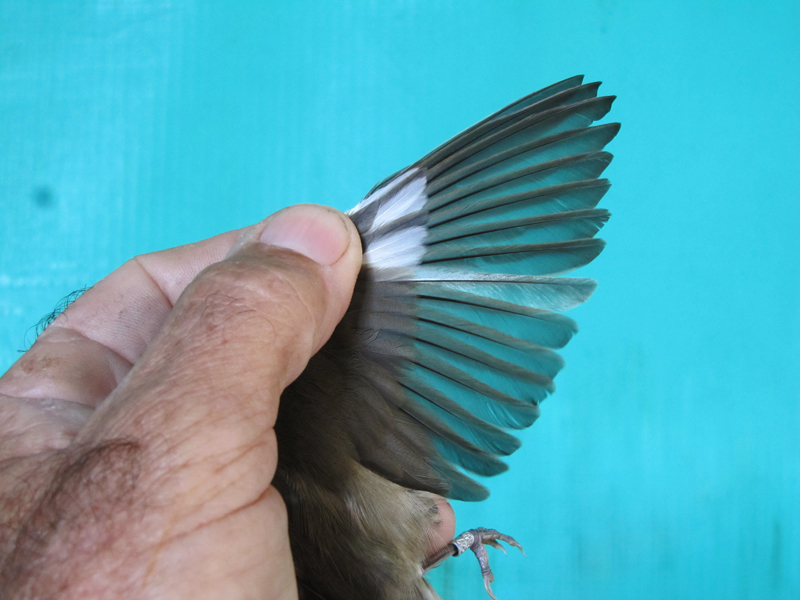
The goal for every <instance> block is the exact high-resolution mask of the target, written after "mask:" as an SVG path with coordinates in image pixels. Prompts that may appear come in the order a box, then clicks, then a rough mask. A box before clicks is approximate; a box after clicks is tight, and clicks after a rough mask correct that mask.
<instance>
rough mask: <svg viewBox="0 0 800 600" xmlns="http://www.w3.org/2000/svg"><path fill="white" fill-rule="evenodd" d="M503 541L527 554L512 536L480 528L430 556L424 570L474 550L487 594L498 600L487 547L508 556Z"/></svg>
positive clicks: (464, 534)
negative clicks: (493, 586) (494, 589)
mask: <svg viewBox="0 0 800 600" xmlns="http://www.w3.org/2000/svg"><path fill="white" fill-rule="evenodd" d="M501 541H502V542H505V543H506V544H508V545H510V546H514V547H515V548H519V550H520V552H522V554H525V550H523V549H522V546H521V545H520V544H519V542H517V540H515V539H514V538H513V537H511V536H510V535H505V534H503V533H500V532H499V531H497V530H496V529H486V528H484V527H478V528H477V529H468V530H467V531H465V532H464V533H462V534H461V535H459V536H457V537H455V538H454V539H453V540H452V541H451V542H450V543H449V544H447V546H445V547H444V548H442V549H441V550H439V551H438V552H436V553H435V554H433V555H432V556H429V557H428V558H427V559H425V561H424V562H423V563H422V568H423V569H424V570H425V571H429V570H431V569H433V568H434V567H438V566H439V565H440V564H442V563H443V562H444V561H445V560H446V559H448V558H450V557H451V556H459V555H461V554H463V553H464V552H466V551H467V550H472V552H473V553H474V554H475V558H477V559H478V564H480V566H481V575H483V585H484V586H485V587H486V592H487V593H488V594H489V596H491V597H492V599H493V600H497V597H496V596H495V595H494V594H493V593H492V586H491V583H492V582H493V581H494V574H493V573H492V569H491V568H489V554H488V553H487V552H486V546H491V547H492V548H499V549H500V550H502V551H503V553H504V554H507V553H506V549H505V548H503V546H502V545H501V544H500V542H501Z"/></svg>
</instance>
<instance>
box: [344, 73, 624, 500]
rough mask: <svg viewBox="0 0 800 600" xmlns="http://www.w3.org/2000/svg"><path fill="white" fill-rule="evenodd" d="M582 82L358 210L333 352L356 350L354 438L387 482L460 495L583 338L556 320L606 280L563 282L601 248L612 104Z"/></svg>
mask: <svg viewBox="0 0 800 600" xmlns="http://www.w3.org/2000/svg"><path fill="white" fill-rule="evenodd" d="M599 85H600V84H599V83H589V84H583V83H582V77H573V78H571V79H567V80H565V81H562V82H561V83H557V84H555V85H552V86H550V87H548V88H546V89H544V90H541V91H539V92H536V93H534V94H531V95H529V96H526V97H525V98H522V99H521V100H518V101H517V102H515V103H513V104H511V105H509V106H508V107H506V108H504V109H502V110H501V111H499V112H497V113H495V114H494V115H492V116H490V117H488V118H487V119H485V120H483V121H481V122H480V123H478V124H476V125H474V126H473V127H471V128H469V129H467V130H466V131H464V132H462V133H461V134H459V135H457V136H456V137H454V138H453V139H451V140H450V141H448V142H446V143H445V144H443V145H442V146H440V147H439V148H437V149H436V150H434V151H433V152H431V153H430V154H428V155H427V156H425V157H424V158H422V159H421V160H419V161H418V162H417V163H415V164H414V165H412V166H410V167H408V168H407V169H405V170H403V171H401V172H400V173H398V174H396V175H395V176H393V177H391V178H389V179H387V180H385V181H384V182H382V183H380V184H378V186H376V188H375V189H373V191H372V192H370V194H369V195H368V196H367V197H366V198H365V199H364V200H363V201H362V202H361V203H360V204H359V205H358V206H356V207H355V208H354V209H353V210H352V211H350V213H349V215H350V217H351V218H352V220H353V221H354V223H355V224H356V226H357V227H358V230H359V231H360V232H361V235H362V239H363V244H364V250H365V254H364V268H363V272H362V274H361V277H360V279H359V282H358V284H357V286H356V292H355V296H354V300H353V305H352V306H351V309H350V311H349V312H348V314H347V315H346V317H345V319H344V321H343V322H342V324H341V325H340V327H339V328H338V329H337V332H336V333H335V334H334V340H333V342H334V344H336V343H337V342H336V340H337V339H338V343H339V344H341V343H346V344H348V345H349V348H350V349H353V348H355V352H354V355H353V356H354V357H355V358H354V360H353V361H352V362H351V364H352V369H351V370H350V371H349V372H348V374H347V378H348V384H347V386H346V387H348V388H350V389H354V390H358V393H357V394H356V396H357V400H356V406H355V409H354V410H355V414H357V415H358V416H357V418H356V419H353V420H352V422H351V425H350V426H349V427H348V429H347V435H348V436H349V437H350V439H351V441H352V443H353V446H354V447H355V449H356V452H357V459H358V460H359V461H360V462H361V463H362V464H364V465H365V466H367V467H369V468H370V469H372V470H373V471H375V472H377V473H380V474H381V475H384V476H385V477H387V478H388V479H390V480H392V481H395V482H396V483H399V484H401V485H405V486H408V487H412V488H417V489H424V490H428V491H432V492H435V493H438V494H442V495H444V496H447V497H450V498H456V499H462V500H480V499H483V498H485V497H486V496H487V495H488V491H487V490H486V488H484V487H483V486H481V485H480V484H478V483H477V482H475V481H474V480H472V479H471V478H470V477H468V476H467V475H465V474H464V473H463V472H462V469H463V470H466V471H471V472H473V473H477V474H480V475H494V474H497V473H500V472H502V471H504V470H506V468H507V466H506V464H505V463H504V462H502V461H501V460H500V457H501V456H505V455H509V454H511V453H512V452H514V451H515V450H516V449H517V448H518V447H519V440H518V439H517V438H516V437H514V436H512V435H510V434H509V433H508V432H507V430H509V429H522V428H525V427H528V426H530V425H531V424H532V423H533V422H534V420H536V418H537V417H538V415H539V403H540V402H541V401H542V400H543V399H544V398H545V397H546V396H547V395H548V394H549V393H551V392H552V391H553V389H554V387H553V378H554V377H555V375H556V373H558V371H559V370H560V369H561V367H562V366H563V361H562V359H561V357H560V356H559V355H558V354H557V353H556V352H555V351H554V350H555V349H558V348H561V347H563V346H564V345H565V344H566V343H567V342H568V341H569V339H570V338H571V337H572V335H573V334H574V333H575V332H576V331H577V328H576V326H575V323H574V322H573V321H572V320H571V319H569V318H567V317H565V316H563V315H560V314H558V313H557V312H555V311H564V310H567V309H569V308H571V307H573V306H575V305H577V304H580V303H581V302H583V301H585V300H586V299H587V298H588V297H589V295H590V294H591V293H592V291H593V290H594V287H595V282H594V281H592V280H590V279H575V278H565V277H555V276H556V275H561V274H563V273H567V272H569V271H572V270H573V269H576V268H578V267H581V266H582V265H585V264H586V263H588V262H590V261H591V260H592V259H594V258H595V257H596V256H597V255H598V254H599V253H600V251H601V250H602V249H603V245H604V243H603V241H602V240H599V239H597V238H595V237H594V236H595V234H596V233H597V232H598V231H599V230H600V228H601V227H602V226H603V224H604V223H605V222H606V220H607V219H608V217H609V213H608V212H607V211H606V210H603V209H597V208H595V206H596V205H597V203H598V202H599V201H600V199H601V198H602V197H603V195H604V194H605V192H606V191H607V190H608V188H609V183H608V181H607V180H605V179H599V177H600V175H601V174H602V172H603V170H604V169H605V168H606V167H607V166H608V164H609V163H610V162H611V155H610V154H608V153H607V152H604V151H603V147H604V146H605V145H606V144H607V143H608V142H609V141H610V140H611V139H612V138H613V137H614V136H615V135H616V133H617V131H618V130H619V125H618V124H606V125H598V126H592V125H591V124H592V123H593V122H594V121H596V120H598V119H601V118H602V117H603V116H605V114H606V113H607V112H608V111H609V109H610V108H611V103H612V102H613V100H614V98H613V97H597V89H598V87H599Z"/></svg>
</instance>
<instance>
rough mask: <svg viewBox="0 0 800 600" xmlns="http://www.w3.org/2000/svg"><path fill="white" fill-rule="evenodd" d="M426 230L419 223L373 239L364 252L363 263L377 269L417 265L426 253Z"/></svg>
mask: <svg viewBox="0 0 800 600" xmlns="http://www.w3.org/2000/svg"><path fill="white" fill-rule="evenodd" d="M426 231H427V230H426V228H425V227H421V226H419V225H418V226H416V227H408V228H406V229H401V230H400V231H393V232H392V233H390V234H388V235H385V236H383V237H379V238H377V239H375V240H373V241H372V243H371V244H369V245H368V246H367V251H366V252H364V261H363V265H364V266H370V267H373V268H375V269H393V268H399V267H416V266H417V265H418V264H419V263H420V262H421V261H422V255H423V254H425V244H424V242H425V234H426Z"/></svg>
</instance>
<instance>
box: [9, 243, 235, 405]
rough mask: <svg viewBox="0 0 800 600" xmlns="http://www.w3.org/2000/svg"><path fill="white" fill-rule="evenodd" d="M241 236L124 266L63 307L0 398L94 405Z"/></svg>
mask: <svg viewBox="0 0 800 600" xmlns="http://www.w3.org/2000/svg"><path fill="white" fill-rule="evenodd" d="M240 235H241V232H240V231H232V232H228V233H225V234H222V235H219V236H216V237H213V238H210V239H208V240H204V241H202V242H199V243H196V244H190V245H188V246H182V247H179V248H173V249H170V250H166V251H163V252H158V253H154V254H146V255H143V256H140V257H137V258H135V259H132V260H130V261H128V262H127V263H125V264H124V265H123V266H122V267H120V268H119V269H117V270H116V271H114V272H113V273H111V274H110V275H109V276H108V277H106V278H104V279H103V280H102V281H100V282H98V283H97V284H96V285H94V286H93V287H92V288H91V289H90V290H88V291H87V292H86V293H85V294H83V296H81V297H80V298H78V299H77V300H76V301H75V302H74V303H73V304H72V305H70V306H69V308H67V310H66V311H65V312H63V313H62V314H61V315H60V316H59V317H58V318H57V319H56V320H55V321H54V322H53V323H52V324H51V325H50V326H49V327H48V328H47V329H46V330H45V331H44V332H43V333H42V335H41V336H39V339H37V340H36V343H35V344H34V345H33V346H32V347H31V348H30V350H28V351H27V352H26V353H25V354H24V355H23V356H22V357H21V358H20V360H19V361H17V363H16V364H14V365H13V366H12V367H11V369H9V371H8V372H7V373H6V374H5V375H4V376H3V377H2V378H0V393H5V394H8V395H10V396H17V397H23V398H58V399H61V400H66V401H70V402H79V403H81V404H85V405H87V406H90V407H94V406H96V405H97V403H98V402H100V401H102V400H103V399H104V398H105V397H106V396H108V394H109V393H111V391H112V390H113V389H114V388H115V387H116V386H117V384H118V383H119V382H120V381H121V380H122V378H124V377H125V375H127V373H128V371H129V370H130V368H131V366H132V364H133V363H134V362H135V361H136V360H137V359H138V358H139V356H141V354H142V352H144V349H145V348H146V347H147V345H148V344H149V343H150V341H151V340H152V339H153V337H154V336H155V334H156V333H157V332H158V331H159V330H160V328H161V326H162V325H163V323H164V320H165V319H166V317H167V315H168V314H169V311H170V310H171V309H172V305H173V304H174V302H175V300H177V298H178V296H179V295H180V293H181V292H182V291H183V289H184V288H185V287H186V285H188V283H189V282H190V281H191V280H192V279H193V278H194V276H195V275H197V273H199V272H200V271H201V270H202V269H204V268H205V267H206V266H208V265H210V264H212V263H214V262H217V261H219V260H221V259H222V258H223V257H224V256H225V254H226V253H227V252H228V251H229V250H230V248H231V246H232V245H233V244H234V242H235V241H236V239H237V238H238V237H239V236H240Z"/></svg>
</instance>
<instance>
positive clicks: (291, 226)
mask: <svg viewBox="0 0 800 600" xmlns="http://www.w3.org/2000/svg"><path fill="white" fill-rule="evenodd" d="M331 218H333V221H331V220H330V219H331ZM342 222H344V229H342ZM331 223H333V227H332V228H331ZM342 231H343V232H344V233H342ZM259 236H263V239H264V242H266V243H267V244H273V245H276V246H283V247H286V248H289V249H291V248H293V244H294V245H295V246H294V249H295V250H300V251H302V250H303V248H302V247H300V246H298V244H302V243H303V240H304V239H305V240H306V242H307V245H308V247H307V248H306V252H307V254H310V255H311V256H312V258H315V259H318V260H320V261H321V266H322V267H324V269H328V270H329V271H330V273H331V274H333V273H334V272H336V273H339V270H337V269H338V268H337V267H329V266H326V265H324V263H326V262H331V263H332V262H333V261H334V260H336V259H338V258H339V256H335V257H331V256H325V253H328V254H331V253H333V254H335V253H336V251H337V249H336V248H334V247H333V246H335V245H336V244H337V243H341V242H342V240H345V241H346V246H347V249H348V250H347V251H346V252H345V255H346V256H342V257H341V258H342V259H343V262H342V264H347V265H350V267H349V270H348V269H344V272H345V273H344V280H347V279H348V278H349V277H351V275H352V270H353V269H355V270H357V269H358V267H357V266H354V265H356V264H357V263H358V261H359V260H360V245H359V242H358V238H357V234H356V233H355V229H354V228H353V226H352V224H351V223H350V222H349V220H347V219H346V218H345V217H344V216H343V215H341V214H340V213H337V212H336V211H333V210H332V209H326V208H323V207H316V206H311V205H305V206H296V207H291V208H289V209H286V210H284V211H280V212H278V213H276V214H275V215H272V216H271V217H269V218H268V219H266V220H265V221H263V222H262V223H259V224H257V225H255V226H253V227H250V228H247V229H245V230H239V231H232V232H228V233H225V234H222V235H219V236H216V237H214V238H210V239H208V240H204V241H202V242H198V243H195V244H189V245H187V246H181V247H178V248H173V249H170V250H166V251H162V252H157V253H153V254H147V255H143V256H140V257H137V258H136V259H133V260H131V261H129V262H128V263H126V264H125V265H123V266H122V267H121V268H120V269H118V270H117V271H115V272H114V273H112V274H111V275H109V276H108V277H106V278H105V279H103V280H102V281H101V282H99V283H98V284H97V285H95V286H94V287H92V288H91V289H90V290H89V291H87V292H86V293H85V294H84V295H83V296H82V297H80V298H79V299H78V300H77V301H76V302H75V303H73V304H72V305H71V306H70V307H69V308H68V309H67V310H66V311H65V312H64V313H63V314H62V315H60V316H59V318H58V319H56V321H55V322H54V323H53V324H51V325H50V327H48V328H47V330H46V331H45V332H44V333H43V334H42V335H41V336H40V338H39V339H38V340H37V342H36V343H35V344H34V346H33V347H32V348H31V349H30V350H29V351H28V352H27V353H26V354H25V355H23V357H22V358H21V359H20V360H19V361H18V362H17V363H16V364H15V365H14V366H12V368H11V369H10V370H9V371H8V373H6V374H5V375H4V376H3V377H1V378H0V394H5V395H7V396H9V397H16V398H21V399H25V400H26V402H24V403H19V402H17V403H13V402H8V401H5V402H3V401H2V400H0V402H2V404H3V406H2V409H0V411H4V413H5V414H7V416H8V413H9V411H10V413H13V414H11V416H9V417H8V418H4V419H3V423H0V435H2V434H3V433H4V431H5V430H6V429H7V427H4V424H9V423H12V422H13V423H15V426H14V433H15V435H18V434H19V432H24V434H25V436H26V437H27V438H28V439H27V441H26V444H25V446H26V447H35V446H36V444H37V443H39V444H40V445H41V446H42V449H44V448H49V447H51V446H53V444H54V443H55V440H61V438H63V437H64V435H63V434H64V432H63V431H61V430H59V427H58V423H59V420H61V421H63V422H64V424H65V426H64V427H63V428H61V429H64V430H65V431H67V432H68V436H71V435H74V431H75V415H76V414H80V415H81V416H82V418H86V417H87V416H88V415H90V414H91V412H87V411H83V412H81V411H76V410H75V405H76V404H81V405H85V406H87V407H89V408H94V407H95V406H96V405H97V404H99V403H100V402H101V401H103V400H104V399H105V398H106V397H107V396H108V395H109V394H110V393H111V392H112V391H113V390H114V389H115V388H116V387H117V385H118V384H119V382H120V381H122V379H123V378H124V377H125V376H126V375H127V374H128V372H129V371H130V369H131V367H132V365H133V363H134V362H136V361H137V360H138V359H139V358H140V357H141V355H142V353H143V352H144V350H145V349H146V348H147V346H148V345H149V344H150V343H151V342H152V341H153V339H154V337H155V336H156V335H157V334H158V332H159V331H160V330H161V329H162V327H163V326H164V322H165V320H166V318H167V316H168V315H169V314H170V311H171V310H172V308H173V305H174V304H175V302H176V301H177V299H178V297H179V296H180V295H181V293H182V292H183V291H184V289H185V288H186V286H187V285H188V284H189V283H190V282H191V281H192V279H194V277H195V276H196V275H197V274H198V273H199V272H200V271H202V270H203V269H204V268H206V267H207V266H209V265H211V264H213V263H216V262H218V261H220V260H222V259H223V258H224V257H225V256H226V254H228V253H229V252H232V247H234V246H235V247H236V249H239V250H242V249H244V246H245V245H246V244H247V243H248V242H253V241H254V240H257V239H258V238H259ZM237 240H238V242H237ZM353 240H354V241H353ZM262 247H263V244H262ZM339 250H340V249H339ZM284 252H285V251H284ZM315 253H316V254H315ZM251 258H252V257H251ZM242 260H245V259H242ZM242 260H239V261H238V264H239V266H240V267H242V265H243V264H244V263H243V262H242ZM255 262H258V260H256V261H255ZM226 264H229V265H231V266H232V265H234V264H237V261H236V260H232V261H229V263H226ZM240 270H241V269H240ZM224 272H225V269H222V271H221V273H222V274H218V275H216V276H217V277H224ZM328 276H329V275H325V277H328ZM212 277H213V275H212ZM334 283H335V282H334ZM325 285H326V286H327V288H329V289H328V293H329V294H331V300H332V303H331V306H333V305H334V304H335V305H336V306H339V307H340V308H341V305H342V304H345V305H346V300H345V299H347V298H349V293H350V290H348V289H347V285H346V284H345V285H342V286H340V285H335V284H334V285H328V284H327V283H326V284H325ZM342 310H343V309H342ZM336 318H338V317H337V316H335V315H334V314H333V313H331V314H330V315H329V316H328V317H327V320H326V321H325V323H324V326H325V328H328V329H332V327H333V323H335V321H336ZM40 407H41V408H40ZM45 411H46V412H47V418H46V419H44V420H43V419H42V415H43V414H44V412H45ZM12 417H13V418H12ZM43 423H46V425H47V426H46V427H44V426H43ZM9 426H10V425H9ZM48 432H49V435H48ZM30 438H36V439H35V440H32V439H30ZM16 445H19V444H16ZM63 445H64V444H63V442H61V441H59V442H58V443H56V446H57V447H61V446H63Z"/></svg>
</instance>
